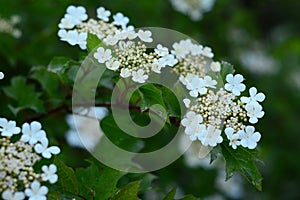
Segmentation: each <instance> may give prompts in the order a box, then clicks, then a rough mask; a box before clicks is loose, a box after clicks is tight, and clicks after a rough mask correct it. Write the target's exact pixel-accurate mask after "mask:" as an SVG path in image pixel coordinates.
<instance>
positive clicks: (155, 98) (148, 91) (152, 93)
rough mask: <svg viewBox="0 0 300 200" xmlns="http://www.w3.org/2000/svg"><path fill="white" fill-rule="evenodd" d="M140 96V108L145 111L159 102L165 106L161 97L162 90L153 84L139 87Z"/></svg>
mask: <svg viewBox="0 0 300 200" xmlns="http://www.w3.org/2000/svg"><path fill="white" fill-rule="evenodd" d="M139 91H140V95H141V97H142V101H141V110H142V111H145V110H147V109H149V108H150V107H151V106H152V105H154V104H159V105H162V106H164V107H165V104H164V100H163V97H162V91H161V90H159V89H158V88H157V87H155V86H154V85H153V84H147V85H143V86H141V87H140V88H139Z"/></svg>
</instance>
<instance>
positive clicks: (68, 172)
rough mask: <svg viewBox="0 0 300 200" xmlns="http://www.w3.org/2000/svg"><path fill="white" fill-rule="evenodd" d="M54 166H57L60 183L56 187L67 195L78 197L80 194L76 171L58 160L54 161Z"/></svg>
mask: <svg viewBox="0 0 300 200" xmlns="http://www.w3.org/2000/svg"><path fill="white" fill-rule="evenodd" d="M54 164H55V165H56V166H57V175H58V182H57V183H56V185H57V186H58V187H59V191H60V192H61V193H63V194H66V195H70V194H71V195H76V196H77V195H78V194H79V184H78V181H77V179H76V176H75V173H74V170H73V169H72V168H71V167H68V166H67V165H66V164H65V163H63V162H62V161H61V160H59V159H58V158H55V159H54Z"/></svg>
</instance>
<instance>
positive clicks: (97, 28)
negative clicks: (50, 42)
mask: <svg viewBox="0 0 300 200" xmlns="http://www.w3.org/2000/svg"><path fill="white" fill-rule="evenodd" d="M110 15H111V13H110V11H108V10H105V9H104V8H103V7H99V8H98V9H97V18H98V20H95V19H88V15H87V14H86V9H85V8H84V7H82V6H77V7H76V6H73V5H70V6H68V8H67V13H66V14H65V15H64V17H63V18H62V19H61V21H60V23H59V24H58V27H59V31H58V36H59V37H60V39H61V40H62V41H66V42H68V43H69V44H70V45H72V46H74V45H79V47H80V48H81V49H83V50H85V49H86V48H87V46H86V45H87V36H88V33H91V34H94V35H96V36H97V37H98V38H99V39H103V38H106V37H107V36H108V35H114V34H115V33H116V32H117V31H123V30H133V29H134V27H133V26H127V24H128V22H129V18H128V17H126V16H124V15H123V14H122V13H117V14H116V15H114V16H113V22H112V23H109V22H108V21H109V17H110ZM86 20H87V21H86Z"/></svg>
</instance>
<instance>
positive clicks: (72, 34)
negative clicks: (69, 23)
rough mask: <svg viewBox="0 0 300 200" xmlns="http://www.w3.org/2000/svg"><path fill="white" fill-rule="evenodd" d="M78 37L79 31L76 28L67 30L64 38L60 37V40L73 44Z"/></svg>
mask: <svg viewBox="0 0 300 200" xmlns="http://www.w3.org/2000/svg"><path fill="white" fill-rule="evenodd" d="M78 37H79V33H78V32H77V31H76V30H71V31H68V32H67V34H66V37H65V38H62V40H64V41H66V42H68V43H69V44H70V45H72V46H74V45H76V44H77V41H78Z"/></svg>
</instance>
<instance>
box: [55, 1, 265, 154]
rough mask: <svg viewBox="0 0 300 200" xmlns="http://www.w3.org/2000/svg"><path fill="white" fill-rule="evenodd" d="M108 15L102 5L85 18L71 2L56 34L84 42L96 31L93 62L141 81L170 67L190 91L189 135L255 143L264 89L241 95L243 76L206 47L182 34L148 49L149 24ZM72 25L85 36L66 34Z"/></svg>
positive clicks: (211, 142)
mask: <svg viewBox="0 0 300 200" xmlns="http://www.w3.org/2000/svg"><path fill="white" fill-rule="evenodd" d="M110 15H111V12H110V11H108V10H106V9H105V8H103V7H100V8H98V9H97V17H98V18H99V20H94V19H89V20H88V22H83V21H85V20H87V18H88V17H87V15H86V12H85V9H84V8H83V7H81V6H79V7H75V6H69V7H68V8H67V13H66V15H65V17H64V18H63V19H62V21H61V23H60V24H59V27H60V28H61V30H60V31H59V34H58V35H59V36H60V37H61V40H64V41H68V42H69V43H70V44H71V45H74V44H79V45H80V46H81V47H85V48H86V44H87V41H86V40H87V35H88V34H93V35H96V36H97V37H98V38H99V40H101V42H102V43H103V45H100V46H99V47H97V49H96V51H95V52H94V53H93V57H94V58H95V59H96V60H97V62H98V63H100V64H104V65H105V66H106V68H107V69H109V70H112V71H115V72H117V73H118V74H119V75H120V76H121V77H122V78H127V77H131V79H132V80H133V81H134V82H137V83H145V82H146V81H147V79H148V78H149V75H151V73H158V74H159V73H161V70H162V68H165V67H169V69H170V70H171V71H172V72H174V73H175V74H177V75H178V77H179V78H178V80H179V82H181V83H182V84H183V85H185V87H186V89H187V91H188V94H189V95H188V98H186V99H184V100H183V102H184V104H185V106H186V108H187V110H188V112H187V114H186V115H185V117H184V119H183V120H182V122H181V124H182V125H183V126H184V127H185V134H187V135H188V136H189V137H190V139H191V140H192V141H196V140H197V141H200V142H201V143H202V145H204V146H210V147H215V146H217V145H218V144H219V143H222V142H224V141H225V142H228V145H229V146H231V147H232V148H233V149H236V148H237V147H238V146H243V147H246V148H249V149H254V148H255V147H256V146H257V142H258V141H259V140H260V137H261V135H260V133H259V132H256V131H255V128H254V126H253V125H254V124H256V123H257V122H258V119H260V118H262V117H263V115H264V111H263V109H262V106H261V105H260V103H261V102H262V101H264V99H265V95H264V94H263V93H258V92H257V89H256V88H255V87H251V88H250V89H249V95H250V96H244V95H245V94H244V93H245V91H246V86H245V84H244V83H243V81H244V77H243V76H242V75H241V74H234V73H233V71H232V72H230V71H228V72H226V69H225V70H223V69H224V67H225V68H227V69H231V67H232V66H231V65H230V64H228V63H226V62H219V61H214V60H213V57H214V53H213V51H212V49H211V48H210V47H207V46H203V45H200V44H195V43H193V42H192V40H191V39H185V40H181V41H178V42H174V43H173V44H172V45H171V46H172V49H169V48H167V47H165V46H163V45H162V44H157V46H156V48H154V49H152V51H150V50H149V49H147V45H146V44H147V43H151V42H153V38H152V32H151V31H150V30H136V29H134V28H133V26H128V23H129V18H128V17H126V16H124V15H123V14H122V13H117V14H116V15H114V16H113V21H112V22H109V17H110ZM67 22H68V23H67ZM73 28H75V29H74V30H66V29H73ZM72 31H73V32H74V31H75V32H76V34H75V35H78V34H79V35H80V34H85V36H84V37H82V38H81V39H82V40H80V42H79V41H77V42H74V41H75V39H74V37H73V36H72V37H71V36H70V35H69V34H73V32H72ZM75 32H74V33H75ZM62 35H64V36H62ZM76 37H77V36H76ZM77 38H79V37H77ZM85 48H82V49H85ZM224 73H225V74H224ZM223 79H225V80H223ZM223 82H225V84H224V83H223Z"/></svg>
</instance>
